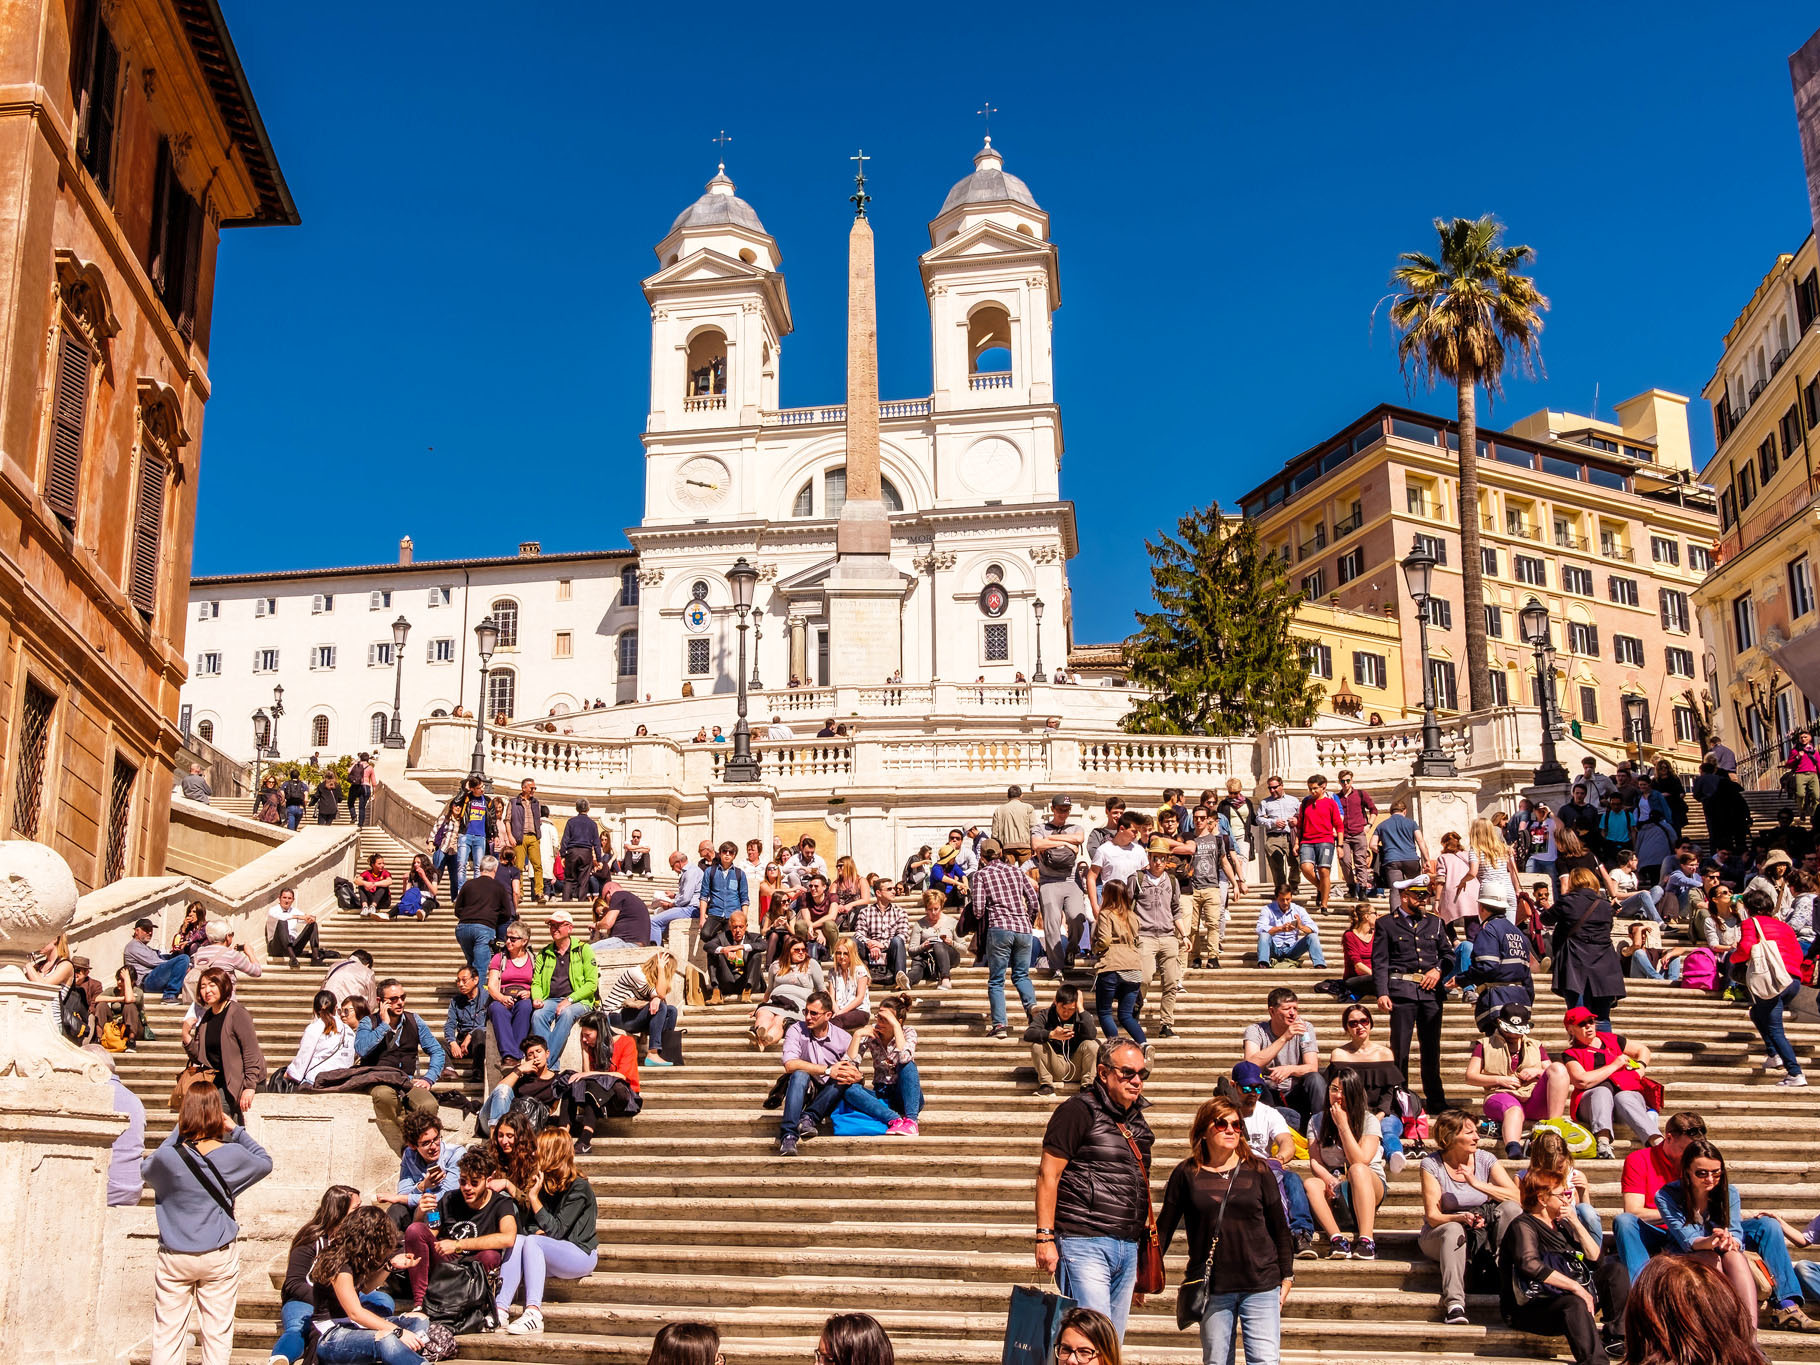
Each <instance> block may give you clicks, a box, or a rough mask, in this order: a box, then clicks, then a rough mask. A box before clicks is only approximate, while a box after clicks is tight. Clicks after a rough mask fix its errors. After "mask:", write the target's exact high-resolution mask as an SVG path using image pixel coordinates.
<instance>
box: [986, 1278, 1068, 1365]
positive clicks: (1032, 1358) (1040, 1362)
mask: <svg viewBox="0 0 1820 1365" xmlns="http://www.w3.org/2000/svg"><path fill="white" fill-rule="evenodd" d="M1074 1306H1075V1303H1074V1300H1073V1299H1071V1298H1069V1297H1068V1296H1067V1295H1066V1294H1058V1293H1056V1292H1055V1291H1054V1290H1052V1289H1032V1288H1030V1287H1029V1286H1028V1285H1022V1284H1019V1285H1013V1286H1012V1288H1011V1308H1010V1311H1009V1312H1007V1313H1006V1314H1005V1349H1004V1353H1003V1354H1002V1355H1000V1357H999V1365H1049V1362H1050V1361H1052V1360H1054V1359H1055V1343H1056V1339H1057V1338H1058V1337H1060V1336H1061V1335H1062V1317H1063V1315H1064V1314H1066V1313H1067V1312H1068V1310H1069V1309H1071V1308H1073V1307H1074Z"/></svg>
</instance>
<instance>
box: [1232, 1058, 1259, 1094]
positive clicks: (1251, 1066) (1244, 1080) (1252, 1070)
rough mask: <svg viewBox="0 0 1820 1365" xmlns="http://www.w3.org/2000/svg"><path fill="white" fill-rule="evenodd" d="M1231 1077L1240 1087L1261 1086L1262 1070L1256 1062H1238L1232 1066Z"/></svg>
mask: <svg viewBox="0 0 1820 1365" xmlns="http://www.w3.org/2000/svg"><path fill="white" fill-rule="evenodd" d="M1232 1079H1233V1080H1234V1081H1235V1082H1236V1083H1237V1084H1238V1085H1239V1086H1240V1087H1241V1088H1243V1087H1245V1086H1251V1085H1255V1086H1262V1085H1263V1084H1264V1071H1263V1068H1261V1067H1260V1066H1259V1065H1258V1064H1257V1063H1256V1062H1240V1063H1239V1064H1238V1065H1237V1066H1235V1067H1233V1068H1232Z"/></svg>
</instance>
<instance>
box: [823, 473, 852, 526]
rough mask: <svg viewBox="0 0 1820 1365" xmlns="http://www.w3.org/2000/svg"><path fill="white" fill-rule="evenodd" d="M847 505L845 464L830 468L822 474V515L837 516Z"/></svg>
mask: <svg viewBox="0 0 1820 1365" xmlns="http://www.w3.org/2000/svg"><path fill="white" fill-rule="evenodd" d="M846 505H847V466H846V465H842V466H841V467H840V468H839V469H830V470H829V471H828V472H827V473H826V474H823V475H822V515H823V516H824V517H838V516H839V515H840V509H841V508H843V507H845V506H846Z"/></svg>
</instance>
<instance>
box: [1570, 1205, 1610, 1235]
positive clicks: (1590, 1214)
mask: <svg viewBox="0 0 1820 1365" xmlns="http://www.w3.org/2000/svg"><path fill="white" fill-rule="evenodd" d="M1574 1217H1575V1218H1578V1219H1579V1220H1580V1225H1581V1226H1582V1227H1584V1228H1585V1229H1586V1230H1587V1231H1588V1232H1590V1233H1591V1234H1592V1235H1593V1241H1595V1242H1603V1241H1604V1240H1605V1224H1603V1223H1601V1222H1600V1221H1599V1211H1598V1210H1597V1209H1595V1208H1594V1207H1593V1206H1592V1205H1591V1204H1575V1205H1574Z"/></svg>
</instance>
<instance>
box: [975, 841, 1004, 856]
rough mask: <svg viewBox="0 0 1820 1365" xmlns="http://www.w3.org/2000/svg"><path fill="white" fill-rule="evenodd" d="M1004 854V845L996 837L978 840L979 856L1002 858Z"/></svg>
mask: <svg viewBox="0 0 1820 1365" xmlns="http://www.w3.org/2000/svg"><path fill="white" fill-rule="evenodd" d="M1004 854H1005V846H1004V845H1003V844H1001V843H1000V842H999V841H998V840H997V839H993V838H985V839H981V840H980V857H982V858H985V857H993V858H1002V857H1003V856H1004Z"/></svg>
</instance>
